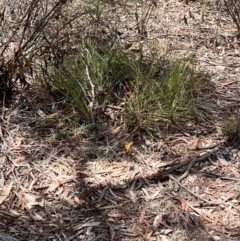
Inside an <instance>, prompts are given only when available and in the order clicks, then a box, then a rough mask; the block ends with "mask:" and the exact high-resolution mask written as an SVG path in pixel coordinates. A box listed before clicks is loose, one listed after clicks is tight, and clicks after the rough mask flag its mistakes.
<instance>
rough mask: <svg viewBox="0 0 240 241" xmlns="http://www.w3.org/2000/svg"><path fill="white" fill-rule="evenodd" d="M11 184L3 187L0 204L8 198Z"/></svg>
mask: <svg viewBox="0 0 240 241" xmlns="http://www.w3.org/2000/svg"><path fill="white" fill-rule="evenodd" d="M12 185H13V182H10V183H9V184H7V185H5V186H4V187H3V191H2V193H1V194H0V204H2V203H3V202H4V200H5V199H6V198H7V197H8V195H9V193H10V191H11V189H12Z"/></svg>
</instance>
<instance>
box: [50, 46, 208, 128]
mask: <svg viewBox="0 0 240 241" xmlns="http://www.w3.org/2000/svg"><path fill="white" fill-rule="evenodd" d="M140 52H141V51H140ZM155 56H157V54H156V55H155ZM165 57H166V56H165ZM165 57H164V58H163V57H162V56H161V57H159V58H157V57H154V58H142V56H139V54H136V53H131V52H126V51H124V50H122V49H121V48H120V47H119V48H118V47H116V48H114V49H110V48H108V47H104V48H100V47H99V46H97V45H94V44H92V43H87V44H84V47H83V46H82V48H79V50H78V53H77V54H74V56H67V57H65V58H64V60H63V62H62V64H61V65H62V67H60V68H59V67H56V66H54V65H53V66H52V72H51V74H50V75H49V76H50V83H51V85H52V86H53V87H54V88H55V89H57V90H58V91H60V92H61V93H62V94H63V95H65V97H66V98H67V99H68V100H69V101H70V102H71V103H72V104H73V106H75V108H76V109H77V110H78V112H79V113H80V115H81V117H82V118H84V119H87V120H92V121H97V119H96V118H97V116H98V115H97V113H99V111H102V112H104V110H105V108H106V106H114V107H116V109H118V110H119V111H118V113H117V114H116V113H115V114H116V115H117V116H118V117H121V118H119V119H121V120H122V124H124V126H125V127H126V128H130V129H134V130H136V129H143V130H147V131H154V130H156V129H157V128H158V127H160V126H161V124H162V123H168V122H170V121H171V120H179V119H187V118H194V117H196V115H198V111H200V109H198V98H199V96H200V94H201V88H202V87H203V85H204V82H203V78H202V76H200V75H198V74H196V73H195V72H194V70H193V69H192V68H191V63H192V61H194V58H192V57H189V58H187V59H185V60H181V61H180V60H179V61H170V60H167V59H166V58H165Z"/></svg>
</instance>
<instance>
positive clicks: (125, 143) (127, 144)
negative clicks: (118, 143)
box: [124, 141, 133, 151]
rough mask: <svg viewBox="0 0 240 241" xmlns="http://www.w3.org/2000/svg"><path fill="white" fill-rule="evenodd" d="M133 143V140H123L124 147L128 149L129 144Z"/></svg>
mask: <svg viewBox="0 0 240 241" xmlns="http://www.w3.org/2000/svg"><path fill="white" fill-rule="evenodd" d="M132 145H133V142H132V141H125V142H124V146H125V149H126V150H127V151H128V150H129V149H130V148H131V146H132Z"/></svg>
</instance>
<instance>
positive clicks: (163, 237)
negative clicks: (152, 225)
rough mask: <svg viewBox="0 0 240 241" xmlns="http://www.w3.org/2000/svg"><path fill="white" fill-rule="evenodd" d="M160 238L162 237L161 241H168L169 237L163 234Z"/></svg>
mask: <svg viewBox="0 0 240 241" xmlns="http://www.w3.org/2000/svg"><path fill="white" fill-rule="evenodd" d="M160 238H161V239H162V241H169V239H168V238H166V236H165V235H160Z"/></svg>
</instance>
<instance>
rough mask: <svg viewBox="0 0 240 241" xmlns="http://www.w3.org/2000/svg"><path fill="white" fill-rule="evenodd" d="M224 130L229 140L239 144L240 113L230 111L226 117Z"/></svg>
mask: <svg viewBox="0 0 240 241" xmlns="http://www.w3.org/2000/svg"><path fill="white" fill-rule="evenodd" d="M223 132H224V133H225V134H226V136H227V138H228V140H229V142H230V143H232V144H237V145H238V144H239V142H240V121H239V115H238V114H233V113H230V114H228V116H227V117H226V118H225V121H224V123H223Z"/></svg>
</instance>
